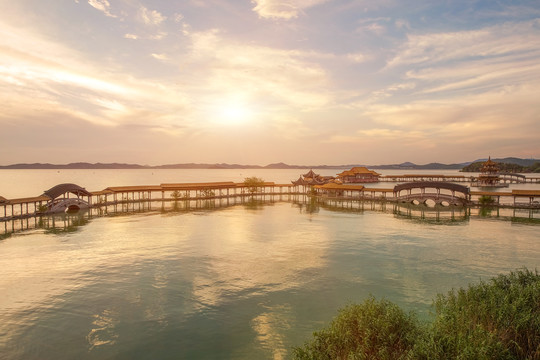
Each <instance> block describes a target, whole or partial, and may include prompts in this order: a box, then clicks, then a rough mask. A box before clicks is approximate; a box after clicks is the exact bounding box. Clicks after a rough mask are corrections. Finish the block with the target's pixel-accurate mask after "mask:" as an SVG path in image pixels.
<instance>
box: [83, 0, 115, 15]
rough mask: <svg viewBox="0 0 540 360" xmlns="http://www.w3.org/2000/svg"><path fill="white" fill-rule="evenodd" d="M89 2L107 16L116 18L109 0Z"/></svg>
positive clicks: (92, 0)
mask: <svg viewBox="0 0 540 360" xmlns="http://www.w3.org/2000/svg"><path fill="white" fill-rule="evenodd" d="M88 4H90V6H92V7H93V8H95V9H97V10H99V11H101V12H102V13H104V14H105V15H106V16H109V17H113V18H115V17H116V15H113V14H111V4H110V3H109V1H107V0H88Z"/></svg>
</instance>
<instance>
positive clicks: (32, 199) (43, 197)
mask: <svg viewBox="0 0 540 360" xmlns="http://www.w3.org/2000/svg"><path fill="white" fill-rule="evenodd" d="M49 200H51V198H50V197H48V196H46V195H41V196H35V197H28V198H19V199H9V200H8V201H7V203H8V204H10V205H18V204H26V203H33V202H40V201H49Z"/></svg>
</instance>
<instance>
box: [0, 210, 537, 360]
mask: <svg viewBox="0 0 540 360" xmlns="http://www.w3.org/2000/svg"><path fill="white" fill-rule="evenodd" d="M348 206H349V205H346V206H345V205H342V207H341V208H339V207H331V206H328V205H325V204H316V203H310V202H307V203H292V202H277V203H266V204H247V203H246V204H244V205H233V206H228V207H224V208H216V209H214V210H204V209H199V210H193V211H181V212H165V213H159V212H155V211H154V212H149V213H146V214H131V215H117V216H107V217H95V218H91V219H89V220H86V221H80V222H78V223H79V224H80V225H78V226H72V227H69V226H67V227H66V226H63V225H61V224H62V222H61V221H58V222H57V224H60V228H57V229H56V230H54V231H53V229H46V228H45V229H39V228H38V229H36V230H29V231H28V232H19V233H15V234H12V235H11V236H9V237H7V238H5V239H4V240H0V254H1V256H0V269H1V270H0V272H1V276H0V293H2V294H3V296H2V297H0V313H1V314H2V322H0V347H1V348H2V349H5V351H4V353H3V354H4V356H5V358H7V359H46V358H54V359H73V358H89V359H102V358H111V357H112V358H126V359H128V358H129V359H137V358H141V359H148V358H161V359H167V358H170V359H177V358H198V359H199V358H208V359H210V358H216V357H218V358H234V359H253V358H257V359H285V358H287V357H288V356H289V355H290V353H291V348H292V347H293V346H298V345H301V344H302V343H303V341H305V340H306V339H307V338H308V337H309V336H310V335H311V333H312V332H313V331H315V330H317V329H320V328H321V327H322V326H324V325H325V324H327V323H328V322H329V321H330V320H331V319H332V317H333V316H335V315H336V312H337V309H338V308H339V307H341V306H343V305H346V304H348V303H350V302H354V301H356V302H359V301H362V300H363V299H365V298H366V297H367V296H369V295H370V294H373V295H374V296H376V297H378V298H382V297H384V298H387V299H389V300H391V301H394V302H396V303H397V304H399V305H400V306H402V307H404V308H405V309H407V310H415V311H418V312H420V314H421V316H423V317H425V316H428V315H427V314H428V313H429V310H430V305H431V301H432V299H433V298H434V297H435V295H436V294H437V293H438V292H446V291H448V290H450V289H451V288H453V287H460V286H466V285H467V284H468V283H469V282H475V281H478V280H479V279H480V278H482V279H487V278H489V277H492V276H495V275H497V274H499V273H501V272H507V271H510V270H514V269H516V268H520V267H523V266H525V267H528V268H530V269H534V268H535V267H536V268H538V267H539V265H540V261H539V260H538V259H540V243H539V242H538V236H537V234H538V225H535V224H534V223H533V224H531V225H526V224H523V225H522V224H519V223H515V222H512V221H509V220H505V219H503V218H500V219H498V218H486V219H483V218H478V217H476V218H474V217H468V216H465V215H464V213H462V212H461V211H460V210H456V213H455V214H454V213H453V212H449V211H448V212H447V213H446V214H437V216H434V215H432V214H431V213H421V212H418V214H417V216H409V215H407V211H409V212H411V213H412V212H413V211H414V212H417V210H410V209H409V210H407V209H404V210H399V211H397V210H396V211H393V212H392V211H386V212H385V211H380V210H376V211H373V210H369V205H368V208H367V209H362V208H351V207H348ZM377 206H379V207H380V205H377ZM413 209H414V208H413ZM439 217H442V218H439Z"/></svg>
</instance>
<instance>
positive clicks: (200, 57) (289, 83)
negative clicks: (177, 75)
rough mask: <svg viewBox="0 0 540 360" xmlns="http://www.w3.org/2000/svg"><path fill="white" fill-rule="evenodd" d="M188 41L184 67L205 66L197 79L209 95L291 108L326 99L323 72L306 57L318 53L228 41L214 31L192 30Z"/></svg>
mask: <svg viewBox="0 0 540 360" xmlns="http://www.w3.org/2000/svg"><path fill="white" fill-rule="evenodd" d="M191 39H192V48H191V54H190V56H189V61H190V64H186V65H189V67H190V68H193V67H202V68H204V69H205V71H204V74H206V76H202V77H200V78H199V79H198V81H199V83H200V86H201V90H204V93H207V94H211V95H209V96H213V94H216V93H217V94H219V93H230V92H231V91H232V92H236V93H246V94H250V96H253V97H254V98H256V99H257V102H258V103H259V104H260V105H261V106H268V107H270V108H273V109H279V108H280V107H282V106H292V107H293V108H296V111H298V110H299V109H303V110H308V109H312V108H320V107H322V106H325V105H326V104H328V103H329V102H330V101H331V97H330V95H329V92H328V93H327V92H325V91H324V90H321V89H325V88H328V80H329V79H328V75H327V73H326V71H325V70H324V69H323V68H322V67H321V66H319V65H318V64H317V63H316V62H312V61H310V59H313V58H314V57H318V56H319V55H318V54H314V53H310V52H307V53H306V52H301V51H297V50H281V49H274V48H270V47H264V46H256V45H251V44H244V43H239V42H234V41H229V40H227V39H225V38H223V37H222V36H221V35H220V33H219V32H218V31H215V30H214V31H207V32H200V33H195V34H192V36H191ZM321 56H322V55H321ZM198 73H201V74H202V73H203V72H200V71H198ZM254 100H255V99H254Z"/></svg>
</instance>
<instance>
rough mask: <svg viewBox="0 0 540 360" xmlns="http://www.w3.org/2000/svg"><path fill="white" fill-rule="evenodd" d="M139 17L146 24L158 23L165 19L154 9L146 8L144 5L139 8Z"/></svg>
mask: <svg viewBox="0 0 540 360" xmlns="http://www.w3.org/2000/svg"><path fill="white" fill-rule="evenodd" d="M139 18H140V19H141V21H142V22H143V23H144V24H146V25H159V24H161V23H162V22H163V21H165V20H166V19H167V17H166V16H163V15H162V14H161V13H159V12H158V11H156V10H148V9H147V8H145V7H144V6H143V7H141V8H140V9H139Z"/></svg>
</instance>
